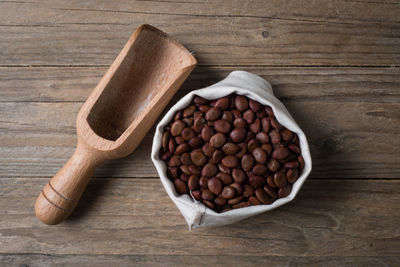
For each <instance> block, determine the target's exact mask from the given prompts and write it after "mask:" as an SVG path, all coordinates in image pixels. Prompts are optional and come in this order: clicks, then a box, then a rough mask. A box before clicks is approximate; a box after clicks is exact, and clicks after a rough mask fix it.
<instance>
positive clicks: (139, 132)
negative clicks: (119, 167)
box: [35, 25, 196, 224]
mask: <svg viewBox="0 0 400 267" xmlns="http://www.w3.org/2000/svg"><path fill="white" fill-rule="evenodd" d="M195 65H196V59H195V58H194V57H193V56H192V55H191V53H190V52H189V51H188V50H187V49H186V48H184V47H183V46H182V45H181V44H179V43H178V42H177V41H175V40H173V39H172V38H171V37H169V36H168V35H167V34H165V33H163V32H162V31H160V30H158V29H156V28H154V27H152V26H150V25H142V26H140V27H139V28H138V29H137V30H136V31H135V32H134V34H133V35H132V36H131V38H130V39H129V41H128V42H127V44H126V45H125V47H124V48H123V49H122V51H121V52H120V54H119V55H118V57H117V58H116V59H115V61H114V63H113V64H112V65H111V67H110V68H109V69H108V71H107V73H106V74H105V75H104V77H103V78H102V79H101V81H100V82H99V84H98V85H97V87H96V88H95V89H94V91H93V92H92V93H91V95H90V96H89V98H88V99H87V100H86V102H85V103H84V104H83V106H82V108H81V110H80V111H79V114H78V117H77V120H76V128H77V134H78V144H77V148H76V150H75V152H74V154H73V155H72V157H71V158H70V159H69V161H68V162H67V163H66V164H65V166H64V167H63V168H62V169H61V170H60V171H59V172H58V173H57V174H56V175H55V176H54V177H53V178H52V179H51V180H50V181H49V182H48V183H47V185H46V186H45V187H44V188H43V190H42V192H41V193H40V195H39V197H38V198H37V200H36V204H35V212H36V216H37V217H38V218H39V220H41V221H42V222H44V223H46V224H57V223H60V222H61V221H62V220H64V219H65V218H67V217H68V216H69V215H70V214H71V212H72V211H73V210H74V208H75V207H76V205H77V203H78V201H79V198H80V197H81V195H82V193H83V191H84V190H85V187H86V185H87V184H88V182H89V179H90V177H91V176H92V174H93V172H94V170H95V169H96V167H98V166H99V165H100V164H102V163H103V162H104V161H105V160H108V159H117V158H121V157H124V156H127V155H128V154H130V153H132V151H133V150H134V149H135V148H136V147H137V146H138V145H139V143H140V142H141V140H142V139H143V137H144V136H145V134H146V133H147V132H148V130H149V129H150V128H151V126H152V125H153V123H154V121H155V120H156V119H157V117H158V116H159V115H160V113H161V112H162V110H163V109H164V107H165V106H166V105H167V103H168V102H169V101H170V100H171V98H172V96H173V95H174V94H175V92H176V91H177V90H178V88H179V87H180V86H181V85H182V83H183V81H184V80H185V79H186V78H187V76H188V75H189V74H190V72H191V71H192V70H193V68H194V67H195Z"/></svg>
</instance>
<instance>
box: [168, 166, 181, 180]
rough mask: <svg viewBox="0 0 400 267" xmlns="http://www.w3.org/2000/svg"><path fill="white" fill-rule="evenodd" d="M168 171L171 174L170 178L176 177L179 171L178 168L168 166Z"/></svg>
mask: <svg viewBox="0 0 400 267" xmlns="http://www.w3.org/2000/svg"><path fill="white" fill-rule="evenodd" d="M168 173H169V174H170V175H171V177H172V178H174V179H175V178H178V176H179V171H178V168H174V167H172V168H171V167H170V168H168Z"/></svg>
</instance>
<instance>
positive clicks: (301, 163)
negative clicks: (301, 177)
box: [297, 155, 305, 170]
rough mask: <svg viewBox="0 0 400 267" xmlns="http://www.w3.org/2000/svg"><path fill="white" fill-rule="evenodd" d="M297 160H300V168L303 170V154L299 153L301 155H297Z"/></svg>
mask: <svg viewBox="0 0 400 267" xmlns="http://www.w3.org/2000/svg"><path fill="white" fill-rule="evenodd" d="M297 161H298V162H299V169H300V170H303V169H304V165H305V162H304V158H303V156H302V155H299V156H298V157H297Z"/></svg>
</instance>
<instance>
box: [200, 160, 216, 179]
mask: <svg viewBox="0 0 400 267" xmlns="http://www.w3.org/2000/svg"><path fill="white" fill-rule="evenodd" d="M217 172H218V169H217V166H215V164H212V163H207V164H206V165H204V167H203V169H202V170H201V175H202V176H205V177H212V176H214V175H216V174H217Z"/></svg>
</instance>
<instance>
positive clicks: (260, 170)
mask: <svg viewBox="0 0 400 267" xmlns="http://www.w3.org/2000/svg"><path fill="white" fill-rule="evenodd" d="M252 171H253V173H254V174H255V175H264V174H265V173H266V172H267V171H268V168H267V166H265V165H263V164H256V165H254V167H253V170H252Z"/></svg>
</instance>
